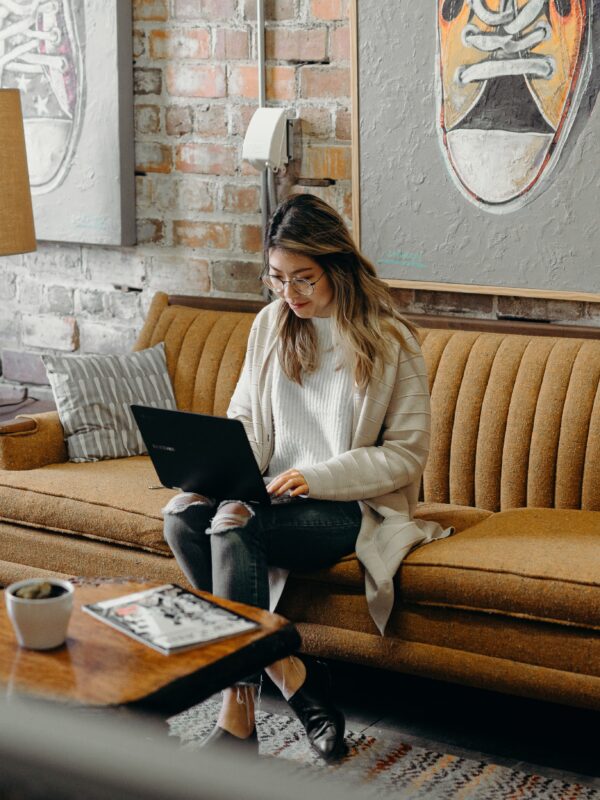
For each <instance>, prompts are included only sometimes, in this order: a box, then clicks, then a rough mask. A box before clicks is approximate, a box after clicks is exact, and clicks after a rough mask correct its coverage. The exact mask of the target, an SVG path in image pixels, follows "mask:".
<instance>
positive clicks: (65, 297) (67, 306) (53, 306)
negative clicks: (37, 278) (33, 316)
mask: <svg viewBox="0 0 600 800" xmlns="http://www.w3.org/2000/svg"><path fill="white" fill-rule="evenodd" d="M46 299H47V304H48V306H47V307H48V311H53V312H54V313H55V314H64V315H67V314H73V311H74V305H73V289H67V288H66V287H65V286H49V287H48V289H47V290H46Z"/></svg>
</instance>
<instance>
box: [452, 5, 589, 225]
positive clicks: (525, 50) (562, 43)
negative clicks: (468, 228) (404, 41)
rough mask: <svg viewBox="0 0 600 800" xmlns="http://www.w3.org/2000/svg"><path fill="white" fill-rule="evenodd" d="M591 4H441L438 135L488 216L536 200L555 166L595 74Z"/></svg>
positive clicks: (461, 183) (457, 176) (458, 178)
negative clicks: (588, 85) (488, 212)
mask: <svg viewBox="0 0 600 800" xmlns="http://www.w3.org/2000/svg"><path fill="white" fill-rule="evenodd" d="M591 23H592V7H591V2H590V0H438V13H437V25H438V37H437V44H438V48H437V88H438V92H437V94H438V98H437V99H438V132H439V135H440V142H441V146H442V151H443V153H444V157H445V159H446V164H447V166H448V168H449V171H450V174H451V176H452V178H453V180H454V182H455V183H456V185H457V186H458V188H459V189H460V190H461V192H462V193H463V194H464V195H465V196H466V197H467V198H468V199H469V200H470V201H471V202H473V203H474V204H476V205H477V206H479V207H480V208H483V209H485V210H486V211H491V212H496V213H504V212H507V211H513V210H515V209H517V208H520V207H521V206H522V205H523V204H524V203H525V202H527V201H528V200H530V199H531V198H532V197H533V196H535V194H536V193H537V191H538V190H539V189H540V188H541V186H542V184H543V183H544V182H545V181H546V180H547V178H548V176H549V175H550V174H551V172H552V170H553V168H554V167H555V166H556V164H557V162H558V160H559V158H560V155H561V152H562V150H563V146H564V144H565V141H566V139H567V137H568V134H569V131H570V129H571V126H572V123H573V120H574V118H575V115H576V114H577V110H578V108H579V105H580V102H581V99H582V97H583V95H584V92H585V89H586V86H587V83H588V78H589V74H590V70H591V63H592V52H591Z"/></svg>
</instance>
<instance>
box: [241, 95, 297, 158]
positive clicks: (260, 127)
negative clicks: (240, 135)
mask: <svg viewBox="0 0 600 800" xmlns="http://www.w3.org/2000/svg"><path fill="white" fill-rule="evenodd" d="M292 124H293V123H292V120H291V119H289V114H288V111H287V109H285V108H257V109H256V111H255V112H254V116H253V117H252V119H251V120H250V124H249V125H248V130H247V131H246V136H245V138H244V144H243V147H242V158H243V159H244V160H245V161H248V162H249V163H250V164H252V166H253V167H255V169H258V170H263V169H272V170H275V171H276V170H279V169H281V167H283V166H284V165H285V164H287V162H288V161H289V159H290V158H291V157H292Z"/></svg>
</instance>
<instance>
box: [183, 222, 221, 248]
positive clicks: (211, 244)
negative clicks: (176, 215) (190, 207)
mask: <svg viewBox="0 0 600 800" xmlns="http://www.w3.org/2000/svg"><path fill="white" fill-rule="evenodd" d="M231 238H232V226H231V225H230V224H229V223H220V222H190V221H188V220H175V221H174V222H173V241H174V243H175V244H181V245H185V246H186V247H207V248H210V249H214V250H228V249H229V248H230V247H231Z"/></svg>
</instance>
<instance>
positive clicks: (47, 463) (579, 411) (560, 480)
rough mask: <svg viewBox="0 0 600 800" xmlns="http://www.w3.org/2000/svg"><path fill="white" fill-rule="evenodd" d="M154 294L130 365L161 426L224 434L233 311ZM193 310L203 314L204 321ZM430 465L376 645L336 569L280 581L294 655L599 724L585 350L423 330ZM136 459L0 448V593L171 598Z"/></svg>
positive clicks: (11, 432) (6, 431)
mask: <svg viewBox="0 0 600 800" xmlns="http://www.w3.org/2000/svg"><path fill="white" fill-rule="evenodd" d="M186 302H187V301H186V300H185V299H182V298H179V299H175V300H172V301H171V302H169V298H168V297H167V295H165V294H157V295H156V296H155V298H154V300H153V302H152V306H151V308H150V310H149V313H148V316H147V319H146V322H145V325H144V327H143V330H142V331H141V333H140V336H139V339H138V341H137V344H136V349H142V348H145V347H148V346H151V345H154V344H156V343H157V342H159V341H164V342H165V347H166V353H167V362H168V367H169V372H170V375H171V378H172V381H173V386H174V390H175V395H176V398H177V402H178V405H179V407H180V408H181V409H186V410H192V411H200V412H205V413H211V414H224V413H225V410H226V408H227V404H228V401H229V397H230V395H231V392H232V391H233V388H234V386H235V383H236V380H237V377H238V375H239V372H240V369H241V365H242V360H243V356H244V350H245V342H246V338H247V335H248V332H249V329H250V325H251V324H252V320H253V317H254V313H253V311H251V310H250V311H235V312H231V311H227V312H225V311H222V310H218V309H214V308H212V309H211V308H196V307H193V306H192V305H186V304H185V303H186ZM209 305H210V303H209ZM421 335H422V344H423V351H424V355H425V359H426V363H427V366H428V370H429V374H430V383H431V393H432V412H433V415H432V428H433V429H432V446H431V454H430V457H429V462H428V465H427V469H426V473H425V476H424V479H423V493H422V494H423V501H422V503H421V504H420V506H419V510H418V515H419V516H422V517H424V518H433V519H437V520H439V521H440V522H441V523H442V524H443V525H450V524H452V525H454V526H455V528H456V530H457V532H456V533H455V535H454V536H452V537H450V538H448V539H444V540H441V541H438V542H434V543H432V544H428V545H425V546H423V547H421V548H418V549H416V550H414V551H413V552H412V553H411V554H410V555H409V556H408V558H407V559H406V561H405V562H404V564H403V566H402V567H401V569H400V571H399V573H398V576H397V602H396V606H395V610H394V612H393V615H392V618H391V621H390V624H389V627H388V631H387V635H386V636H385V637H383V638H382V637H381V636H380V635H379V634H378V632H377V630H376V629H375V627H374V625H373V623H372V621H371V619H370V617H369V615H368V612H367V607H366V603H365V599H364V595H363V576H362V574H361V569H360V566H359V564H358V562H357V561H356V559H355V558H353V557H350V558H347V559H344V560H343V561H342V562H340V563H339V564H338V565H336V566H335V567H334V568H332V569H328V570H323V571H320V572H315V573H311V574H305V575H293V576H292V577H291V578H290V581H289V583H288V585H287V587H286V591H285V593H284V596H283V598H282V602H281V605H280V609H281V612H282V613H283V614H285V615H286V616H288V617H289V618H290V619H292V620H294V621H295V622H296V623H297V624H298V627H299V630H300V632H301V634H302V636H303V647H304V649H305V651H306V652H310V653H313V654H320V655H322V656H325V657H331V658H336V659H345V660H350V661H354V662H357V663H363V664H370V665H376V666H380V667H383V668H387V669H392V670H398V671H402V672H409V673H414V674H419V675H424V676H429V677H432V678H437V679H443V680H448V681H455V682H459V683H463V684H468V685H473V686H479V687H484V688H487V689H495V690H498V691H501V692H508V693H514V694H520V695H524V696H529V697H534V698H541V699H548V700H553V701H556V702H561V703H565V704H572V705H577V706H582V707H589V708H596V709H598V708H600V514H598V511H599V510H600V393H599V392H598V386H599V381H600V342H599V341H590V340H584V339H576V338H560V337H541V336H531V335H514V334H503V333H481V332H474V331H470V332H469V331H455V330H450V329H445V330H444V329H423V330H422V331H421ZM156 485H157V479H156V476H155V474H154V471H153V468H152V466H151V464H150V462H149V460H148V458H147V457H134V458H126V459H117V460H111V461H101V462H97V463H87V464H74V463H69V462H67V460H66V450H65V445H64V442H63V432H62V428H61V425H60V422H59V420H58V416H57V415H56V414H55V413H46V414H40V415H38V416H34V417H29V418H22V419H20V420H18V421H17V422H14V423H11V424H5V425H4V426H3V427H2V428H0V520H1V521H0V583H7V582H8V581H11V580H14V579H17V578H21V577H25V576H28V575H43V574H46V572H47V571H50V572H52V573H61V574H65V575H86V576H135V577H144V578H149V579H159V580H168V581H178V582H183V579H182V575H181V574H180V572H179V569H178V567H177V564H176V562H175V561H174V559H173V558H172V557H171V556H170V554H169V552H168V550H167V547H166V546H165V543H164V542H163V538H162V518H161V514H160V509H161V507H162V506H163V505H164V504H165V502H166V501H167V500H168V498H169V497H170V496H171V495H172V494H173V492H171V491H170V490H167V489H160V488H155V487H156Z"/></svg>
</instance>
